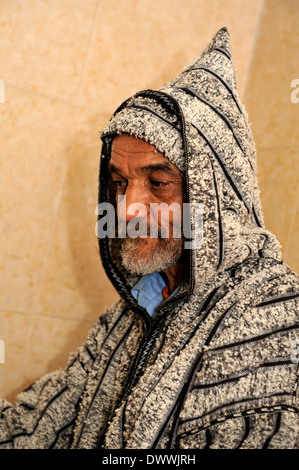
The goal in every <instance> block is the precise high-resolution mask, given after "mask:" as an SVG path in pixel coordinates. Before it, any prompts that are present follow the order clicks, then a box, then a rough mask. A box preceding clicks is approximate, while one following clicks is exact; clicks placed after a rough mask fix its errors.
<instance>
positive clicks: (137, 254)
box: [121, 237, 183, 275]
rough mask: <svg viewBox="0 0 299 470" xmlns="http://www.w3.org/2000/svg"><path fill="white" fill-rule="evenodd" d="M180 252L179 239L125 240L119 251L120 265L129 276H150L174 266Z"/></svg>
mask: <svg viewBox="0 0 299 470" xmlns="http://www.w3.org/2000/svg"><path fill="white" fill-rule="evenodd" d="M182 251H183V250H182V241H181V240H180V239H158V238H150V237H147V238H136V239H132V238H126V239H125V240H124V242H123V244H122V249H121V256H122V264H123V266H124V267H125V268H126V269H127V271H129V272H130V273H131V274H135V275H147V274H152V273H154V272H160V271H164V270H165V269H167V268H169V267H170V266H172V265H174V264H175V263H176V262H177V261H178V259H179V258H180V256H181V254H182Z"/></svg>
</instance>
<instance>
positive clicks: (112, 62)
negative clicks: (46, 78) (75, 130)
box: [80, 0, 261, 113]
mask: <svg viewBox="0 0 299 470" xmlns="http://www.w3.org/2000/svg"><path fill="white" fill-rule="evenodd" d="M260 4H261V1H260V0H250V1H247V0H245V1H242V0H228V1H222V0H212V1H206V0H187V1H186V0H175V1H173V0H163V2H161V0H151V1H148V0H144V1H136V0H104V1H102V2H101V4H100V11H99V18H98V22H97V24H96V27H95V32H94V37H93V41H92V43H91V49H90V55H89V61H88V64H87V68H86V78H85V82H84V86H83V91H82V95H81V96H80V103H81V104H84V105H86V104H88V105H92V106H94V107H96V108H101V110H102V111H104V112H105V113H112V112H113V111H114V110H115V108H116V107H117V106H119V104H120V103H121V102H122V101H124V100H125V99H126V98H128V97H129V96H131V95H132V94H133V93H135V92H136V91H139V90H143V89H146V88H153V89H156V88H159V87H160V86H162V85H163V84H164V83H165V82H167V81H168V80H170V79H171V78H173V77H174V76H175V75H176V74H178V73H179V72H180V71H181V70H182V69H183V68H184V67H185V66H186V65H188V64H189V62H191V61H192V60H193V59H194V58H195V57H196V56H198V55H199V54H200V53H201V52H202V50H203V49H204V48H205V46H206V45H207V44H208V42H209V41H210V40H211V38H212V37H213V36H214V34H216V32H217V31H218V30H219V29H220V28H221V27H223V26H227V27H228V29H229V32H230V35H231V41H232V49H233V54H234V61H235V64H236V68H237V76H238V81H239V82H240V86H241V87H242V85H243V83H244V80H245V75H246V72H247V68H248V66H249V60H248V58H250V56H251V50H252V45H253V40H254V31H255V28H256V25H257V23H258V18H259V13H260V8H259V7H260Z"/></svg>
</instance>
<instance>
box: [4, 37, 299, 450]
mask: <svg viewBox="0 0 299 470" xmlns="http://www.w3.org/2000/svg"><path fill="white" fill-rule="evenodd" d="M102 140H103V150H102V155H101V165H100V185H99V188H100V191H99V206H101V205H103V204H104V205H105V204H110V205H111V206H112V207H114V208H115V214H113V217H114V219H115V220H114V223H116V225H117V231H118V233H117V236H115V237H112V236H110V237H107V236H102V235H103V233H101V234H99V246H100V253H101V258H102V263H103V266H104V268H105V270H106V273H107V275H108V277H109V279H110V280H111V282H112V283H113V285H114V286H115V288H116V289H117V290H118V292H119V294H120V300H119V302H117V304H116V305H114V306H112V307H111V308H110V309H108V310H107V311H106V312H105V314H103V315H102V316H101V317H100V319H99V321H98V323H96V325H95V326H94V328H93V329H92V331H91V332H90V334H89V337H88V339H87V342H86V344H85V346H84V347H82V348H80V349H79V351H77V353H76V354H74V355H73V356H72V357H71V359H70V361H69V364H68V366H67V368H66V369H65V370H64V371H58V372H54V373H52V374H49V375H47V376H46V377H43V378H42V379H41V380H39V381H38V382H36V383H34V384H33V385H32V386H31V387H30V388H29V389H28V390H26V391H25V392H23V393H22V394H20V396H19V397H18V400H17V406H16V407H15V408H13V407H12V406H11V405H10V404H9V403H7V402H3V403H2V414H1V418H0V447H16V448H20V447H23V448H73V449H75V448H76V449H77V448H108V449H120V448H127V449H186V448H192V449H201V448H229V449H233V448H250V449H253V448H295V447H296V446H298V390H297V380H298V375H297V366H298V358H297V356H296V354H295V353H294V351H295V350H296V344H297V343H296V340H297V338H298V297H299V282H298V278H297V276H296V275H295V274H294V273H292V272H291V271H290V269H289V268H288V267H287V266H286V265H285V264H284V263H283V262H282V260H281V255H280V249H279V245H278V243H277V241H276V239H275V237H274V236H273V235H272V234H271V233H270V232H268V231H267V230H266V229H265V228H264V226H263V220H262V212H261V207H260V201H259V193H258V187H257V181H256V161H255V148H254V144H253V140H252V136H251V133H250V129H249V125H248V121H247V117H246V114H245V111H244V109H243V107H242V105H241V104H240V101H239V97H238V93H237V89H236V85H235V78H234V69H233V65H232V61H231V53H230V46H229V38H228V33H227V30H226V29H225V28H223V29H221V30H220V31H219V32H218V33H217V35H216V36H215V37H214V39H213V40H212V42H211V43H210V44H209V45H208V47H207V48H206V49H205V51H204V52H203V53H202V55H201V56H200V57H199V58H197V59H196V60H195V61H194V62H193V63H192V64H191V65H190V66H189V67H187V68H186V69H185V70H183V72H182V73H181V74H180V75H179V76H178V77H176V78H175V79H174V80H172V81H171V82H170V83H168V84H166V85H165V86H163V87H162V88H161V89H160V90H159V91H152V90H146V91H144V92H140V93H137V94H136V95H134V96H133V97H132V98H130V99H129V100H127V101H126V102H125V103H123V104H122V105H121V106H120V108H118V109H117V110H116V112H115V114H114V116H113V117H112V119H111V120H110V122H109V123H108V124H107V126H106V128H105V129H104V131H103V133H102ZM163 203H165V205H166V206H167V207H171V206H172V205H173V204H175V206H173V207H176V208H178V210H174V211H173V212H171V211H170V212H169V213H168V219H167V225H168V228H169V232H168V236H167V237H165V236H163V233H164V229H165V224H166V222H165V217H164V215H165V212H163V210H161V211H159V210H157V207H159V206H160V205H161V204H163ZM101 207H103V206H101ZM105 207H107V206H105ZM199 208H202V211H201V213H200V214H198V210H199ZM186 210H187V212H188V217H187V220H189V222H190V223H189V227H188V228H189V230H187V231H186V230H183V231H182V232H181V235H180V236H177V231H176V229H177V227H178V226H180V227H181V225H182V220H186V219H184V216H185V214H184V212H185V211H186ZM152 215H153V217H152V218H151V216H152ZM198 215H199V216H200V217H198ZM179 216H180V217H179ZM104 217H105V215H104V213H102V212H99V223H100V224H101V221H103V220H105V219H104ZM136 218H137V219H136ZM178 220H180V223H178ZM198 220H201V224H200V225H198V224H197V221H198ZM139 225H143V232H142V233H139V232H138V230H137V228H139ZM101 227H103V225H102V226H101ZM132 227H134V228H135V229H136V231H135V235H136V233H137V235H136V236H131V235H132V231H131V232H130V234H129V236H128V233H129V228H131V229H132ZM153 229H154V230H156V236H152V230H153ZM198 230H201V231H202V234H201V235H202V236H200V237H199V240H200V243H195V242H194V234H195V236H196V234H197V232H198ZM102 232H103V231H102ZM124 232H125V233H126V234H127V236H124V235H123V234H124ZM138 233H139V234H138Z"/></svg>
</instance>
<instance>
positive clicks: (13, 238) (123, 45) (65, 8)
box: [0, 0, 299, 400]
mask: <svg viewBox="0 0 299 470" xmlns="http://www.w3.org/2000/svg"><path fill="white" fill-rule="evenodd" d="M298 4H299V2H298V0H265V1H262V0H85V1H84V2H83V1H79V0H26V1H25V0H1V1H0V36H1V37H0V74H1V75H0V79H1V80H3V81H4V84H5V103H0V121H1V123H0V129H1V130H0V132H1V160H0V164H1V167H0V172H1V173H0V179H1V216H0V224H1V225H0V233H1V261H0V270H1V281H0V340H2V341H3V342H4V345H5V363H0V395H1V396H2V397H7V398H8V399H10V400H13V399H14V396H15V394H16V393H17V392H18V391H20V390H21V389H22V388H23V387H26V386H28V385H29V384H30V383H31V381H32V380H34V379H36V378H38V377H39V376H40V375H42V374H44V373H46V372H49V371H51V370H53V369H56V368H57V367H63V366H64V365H65V363H66V361H67V358H68V355H69V353H70V352H71V351H73V350H74V349H76V348H77V347H78V346H79V345H80V344H82V342H83V341H84V338H85V336H86V333H87V331H88V330H89V328H90V326H91V325H92V323H93V322H94V321H95V320H97V318H98V316H99V315H100V314H101V313H102V312H103V310H104V308H105V306H106V305H109V304H111V303H112V302H113V301H114V300H115V299H116V298H117V295H116V293H115V292H114V290H113V288H112V287H111V285H110V283H109V281H108V280H107V278H106V277H105V275H104V273H103V270H102V268H101V265H100V259H99V256H98V248H97V240H96V237H95V232H94V227H95V222H96V216H95V214H94V211H95V207H96V203H97V178H98V159H99V152H100V141H99V138H98V132H99V131H100V130H101V127H102V126H103V125H104V123H105V122H106V121H107V120H108V118H109V115H110V114H111V113H112V112H113V111H114V109H115V108H116V107H117V106H118V105H119V104H120V103H121V102H122V101H123V100H124V99H125V98H127V97H128V96H130V95H131V94H132V93H134V92H135V91H139V90H141V89H145V88H157V87H159V86H161V85H162V84H163V83H164V82H165V81H167V80H168V79H170V78H172V77H173V76H174V75H175V74H177V73H178V72H180V70H181V69H182V68H183V67H184V66H185V65H187V64H188V63H189V62H190V61H191V60H192V59H193V58H194V57H195V56H196V55H198V54H199V53H200V52H201V51H202V49H203V48H204V47H205V46H206V44H207V43H208V42H209V41H210V39H211V38H212V36H213V35H214V34H215V33H216V31H217V30H218V29H220V28H221V27H222V26H227V27H228V29H229V32H230V35H231V42H232V50H233V58H234V63H235V66H236V69H237V78H238V84H239V90H240V93H241V98H242V100H243V101H244V102H245V104H246V106H247V110H248V112H249V115H250V119H251V121H252V126H253V132H254V135H255V139H256V143H257V149H258V164H259V179H260V186H261V197H262V202H263V208H264V214H265V222H266V225H267V227H268V228H269V229H270V230H272V231H273V232H274V233H275V234H276V235H277V237H278V239H279V240H280V242H281V244H282V246H283V253H284V257H285V259H286V261H287V263H288V264H289V265H290V266H291V267H292V268H293V269H295V270H297V271H299V254H298V250H297V246H296V242H297V237H298V232H299V226H298V224H299V222H298V206H299V198H298V147H299V133H298V112H299V103H298V104H296V103H292V102H291V99H290V96H291V92H292V91H294V90H292V88H291V87H290V84H291V81H292V80H293V79H296V78H299V76H298V60H297V59H298V50H299V44H298V38H299V36H298V30H299V14H298V11H299V8H298V6H299V5H298ZM298 97H299V93H298ZM296 211H297V217H296Z"/></svg>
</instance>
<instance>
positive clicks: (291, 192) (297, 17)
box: [245, 0, 299, 271]
mask: <svg viewBox="0 0 299 470" xmlns="http://www.w3.org/2000/svg"><path fill="white" fill-rule="evenodd" d="M298 31H299V8H298V1H297V0H266V1H265V2H264V6H263V11H262V15H261V19H260V25H259V29H258V33H257V36H256V38H257V39H256V44H255V49H254V55H253V60H252V65H251V69H250V72H249V76H248V81H247V87H246V91H245V103H246V108H247V111H248V113H249V117H250V120H251V123H252V131H253V135H254V138H255V141H256V145H257V155H258V176H259V183H260V189H261V200H262V206H263V212H264V217H265V225H266V227H267V228H268V229H269V230H271V231H272V232H273V233H274V234H275V235H276V237H277V238H278V240H279V241H280V243H281V245H282V253H283V257H284V259H285V261H286V262H287V263H288V264H289V266H290V267H291V268H292V269H294V270H297V271H298V265H299V250H298V246H296V244H298V239H299V231H298V225H299V220H298V215H299V214H298V197H297V195H298V190H299V185H298V183H299V179H298V175H299V133H298V127H299V99H298V98H297V102H294V100H292V99H291V95H292V93H294V91H295V88H292V87H291V83H292V82H293V80H294V79H298V82H297V89H298V92H297V95H296V94H295V93H294V95H295V98H296V96H297V97H298V96H299V75H298V49H299V34H298Z"/></svg>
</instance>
